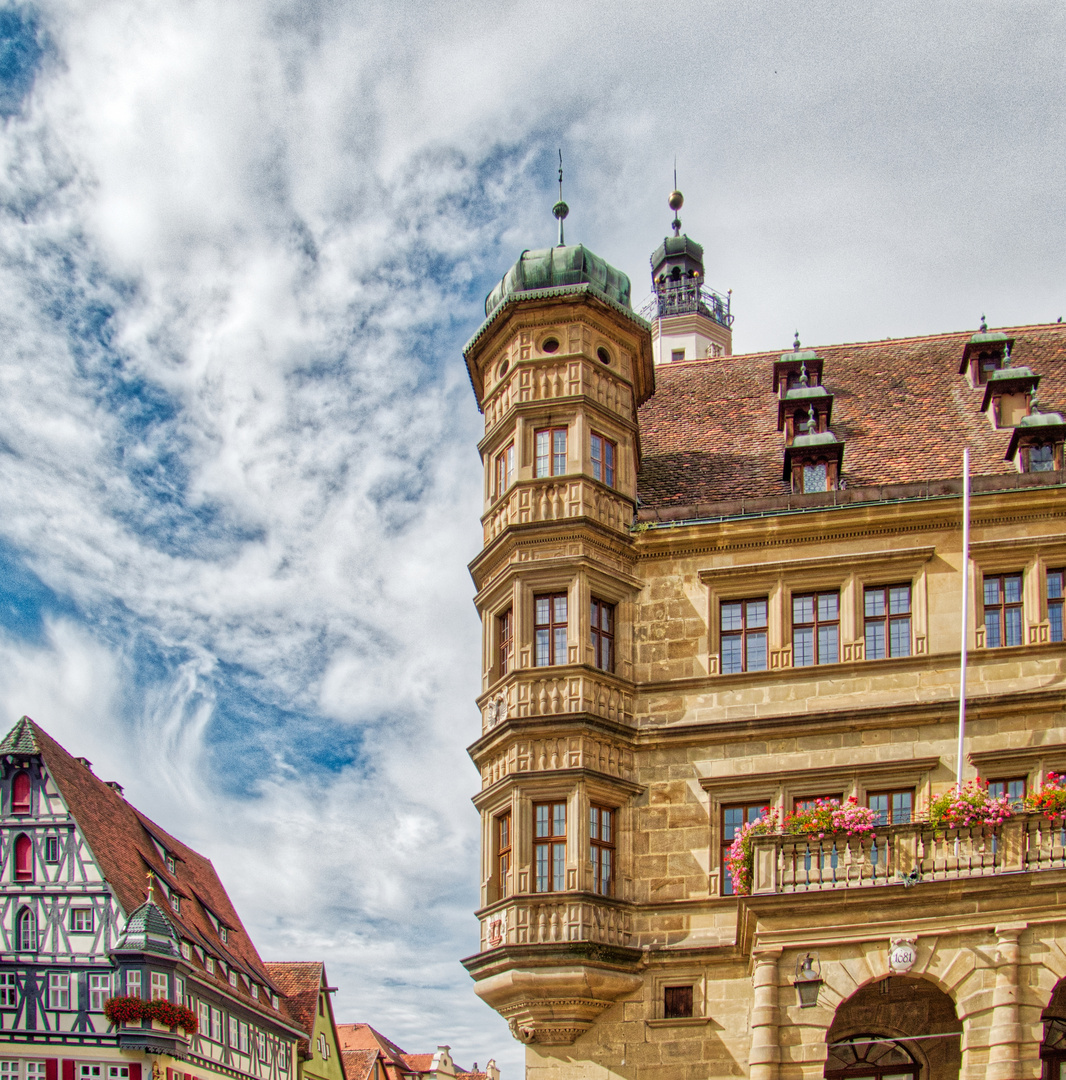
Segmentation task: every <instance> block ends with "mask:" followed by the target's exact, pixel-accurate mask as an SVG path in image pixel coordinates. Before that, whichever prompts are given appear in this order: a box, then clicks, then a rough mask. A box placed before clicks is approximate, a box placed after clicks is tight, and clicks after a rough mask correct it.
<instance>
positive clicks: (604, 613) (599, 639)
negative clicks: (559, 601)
mask: <svg viewBox="0 0 1066 1080" xmlns="http://www.w3.org/2000/svg"><path fill="white" fill-rule="evenodd" d="M589 623H590V629H589V640H590V641H591V642H592V662H593V664H595V665H596V667H598V668H599V669H600V670H601V671H614V604H608V603H607V602H606V601H605V600H596V599H595V598H593V600H592V602H591V604H590V611H589Z"/></svg>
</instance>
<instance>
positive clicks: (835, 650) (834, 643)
mask: <svg viewBox="0 0 1066 1080" xmlns="http://www.w3.org/2000/svg"><path fill="white" fill-rule="evenodd" d="M839 661H840V593H839V592H821V593H807V594H801V595H798V596H797V595H796V594H793V596H792V665H793V667H809V666H810V665H812V664H836V663H838V662H839Z"/></svg>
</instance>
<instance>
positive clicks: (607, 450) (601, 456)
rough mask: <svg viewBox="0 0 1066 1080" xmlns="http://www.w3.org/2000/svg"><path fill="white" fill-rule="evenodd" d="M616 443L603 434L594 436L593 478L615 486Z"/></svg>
mask: <svg viewBox="0 0 1066 1080" xmlns="http://www.w3.org/2000/svg"><path fill="white" fill-rule="evenodd" d="M614 455H615V445H614V443H613V442H611V440H610V439H605V438H604V437H603V436H602V435H593V436H592V478H593V479H594V480H599V482H600V483H601V484H606V485H607V486H608V487H614Z"/></svg>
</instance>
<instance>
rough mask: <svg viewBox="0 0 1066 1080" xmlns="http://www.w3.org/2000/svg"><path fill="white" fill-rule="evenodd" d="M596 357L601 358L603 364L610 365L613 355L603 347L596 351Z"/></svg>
mask: <svg viewBox="0 0 1066 1080" xmlns="http://www.w3.org/2000/svg"><path fill="white" fill-rule="evenodd" d="M596 355H597V356H598V357H599V358H600V363H601V364H609V363H610V362H611V354H610V353H609V352H608V351H607V350H606V349H605V348H604V347H603V346H602V345H601V346H600V347H599V348H598V349H597V350H596Z"/></svg>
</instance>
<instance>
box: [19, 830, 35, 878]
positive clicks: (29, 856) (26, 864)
mask: <svg viewBox="0 0 1066 1080" xmlns="http://www.w3.org/2000/svg"><path fill="white" fill-rule="evenodd" d="M15 880H16V881H33V841H32V840H31V839H30V838H29V837H28V836H27V835H26V834H25V833H19V834H18V836H16V837H15Z"/></svg>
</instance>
